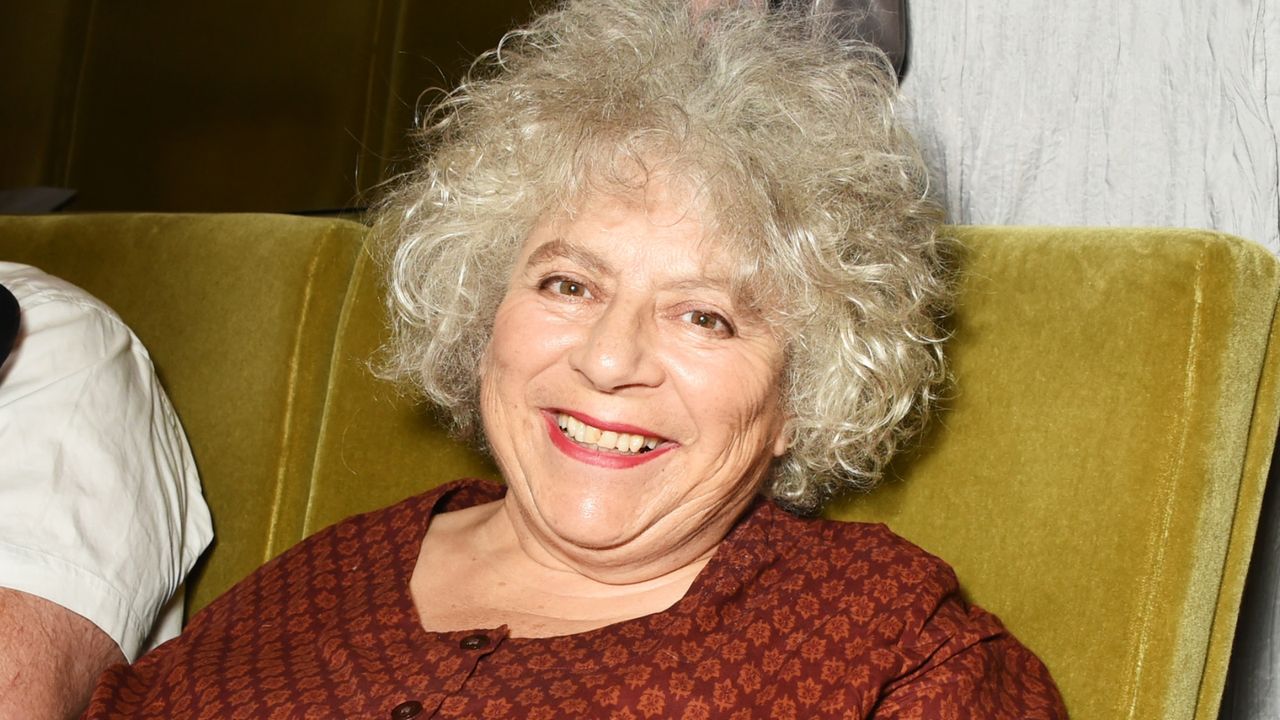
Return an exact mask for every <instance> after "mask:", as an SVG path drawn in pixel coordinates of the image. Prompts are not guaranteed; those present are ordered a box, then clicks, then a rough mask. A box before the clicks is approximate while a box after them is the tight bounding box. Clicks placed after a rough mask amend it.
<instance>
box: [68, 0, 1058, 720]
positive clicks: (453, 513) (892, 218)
mask: <svg viewBox="0 0 1280 720" xmlns="http://www.w3.org/2000/svg"><path fill="white" fill-rule="evenodd" d="M489 61H490V64H489V69H488V71H487V74H485V75H481V76H479V77H477V78H474V79H472V80H471V81H470V82H468V83H467V84H465V85H464V86H463V87H462V88H461V89H460V90H459V91H457V92H456V93H455V94H454V95H452V96H451V97H450V98H448V99H447V100H446V101H445V102H444V103H443V104H442V105H441V107H440V108H439V113H438V115H437V120H436V122H435V124H434V125H433V126H432V128H431V130H429V131H428V132H426V133H425V135H424V145H425V149H424V157H425V158H426V159H425V160H424V161H423V164H422V166H421V168H420V169H419V170H417V171H416V172H415V173H413V174H412V175H411V176H410V177H409V178H408V179H407V180H406V182H405V183H404V184H403V185H402V187H401V188H400V189H399V190H398V191H397V192H396V193H395V194H394V195H393V197H392V198H391V199H390V200H389V202H388V203H387V205H386V206H385V208H384V210H383V213H382V215H381V218H380V221H379V232H380V233H381V234H382V235H383V236H384V237H386V238H388V241H389V244H390V246H391V248H392V251H391V254H390V264H391V268H392V271H391V287H392V293H391V307H392V310H393V316H394V318H395V342H394V348H393V354H394V358H395V361H394V367H393V368H392V369H393V371H394V372H395V373H397V374H401V375H404V376H407V377H409V378H411V379H413V380H414V381H415V382H416V383H417V384H418V385H419V387H420V388H421V389H422V391H423V392H424V393H425V395H426V396H427V397H428V398H429V399H430V400H431V401H433V402H434V403H436V404H437V405H439V406H441V407H443V408H445V409H447V411H448V413H449V415H450V416H451V417H452V418H453V420H454V423H455V426H456V429H457V431H458V433H459V434H460V435H461V436H463V437H467V438H472V439H476V440H479V441H481V442H483V443H484V444H485V445H486V446H487V448H488V449H489V450H490V451H491V453H492V454H493V457H494V458H495V460H496V461H497V463H498V466H499V468H500V470H501V472H502V474H503V477H504V478H505V480H506V487H505V488H503V487H499V486H495V485H491V484H486V483H482V482H477V481H463V482H460V483H454V484H452V485H449V486H446V487H444V488H441V489H437V490H435V491H432V492H429V493H426V494H425V495H422V496H419V497H417V498H411V499H409V500H407V501H405V502H403V503H401V504H399V505H396V506H394V507H391V508H388V509H386V510H382V511H378V512H375V513H371V514H368V515H364V516H360V517H357V518H353V519H351V520H348V521H345V522H343V523H340V524H338V525H336V526H334V527H332V528H330V529H328V530H326V531H324V532H322V533H320V534H318V535H316V536H314V537H312V538H310V539H308V540H307V541H306V542H304V543H303V544H301V545H299V546H298V547H296V548H294V549H293V550H291V551H290V552H288V553H286V554H285V555H283V556H281V557H280V558H278V559H277V560H275V561H273V562H271V563H269V564H268V565H267V566H265V567H263V568H262V569H260V570H259V571H258V572H257V573H255V574H254V575H253V576H251V577H250V578H249V579H247V580H246V581H244V582H243V583H241V584H240V585H238V586H237V587H236V588H234V589H233V590H232V591H231V592H229V593H228V594H227V595H226V596H224V597H222V598H220V599H219V600H218V601H216V602H215V603H214V604H212V605H211V606H210V607H209V608H208V609H207V610H206V611H205V612H203V613H202V614H201V615H199V616H198V617H197V618H196V619H195V620H194V621H193V622H192V624H191V626H190V627H189V628H188V629H187V630H186V631H185V632H184V634H183V635H182V636H181V637H180V638H179V639H178V640H177V641H176V642H174V643H170V644H169V645H167V646H165V647H164V648H162V649H160V650H159V651H157V652H156V653H154V654H152V655H149V656H147V657H146V658H144V659H143V660H142V661H140V662H139V663H138V664H137V665H135V666H134V667H132V668H123V667H120V668H117V669H116V670H114V671H113V672H111V673H109V674H108V675H107V676H105V677H104V682H103V685H102V686H101V687H100V688H99V691H98V693H97V695H96V696H95V700H94V704H93V706H92V708H91V710H90V713H89V714H90V716H91V717H107V716H115V715H137V716H146V717H170V716H183V717H186V716H207V717H223V716H244V717H277V716H278V717H294V716H298V717H328V716H342V717H393V718H411V717H450V718H453V717H521V718H557V717H591V718H595V717H601V718H604V717H636V718H638V717H739V718H754V717H774V716H777V717H800V718H814V717H875V718H896V717H959V716H963V717H991V718H1000V717H1008V718H1013V717H1018V718H1023V717H1032V718H1056V717H1064V716H1065V712H1064V710H1063V709H1062V704H1061V700H1060V699H1059V697H1058V695H1057V692H1056V690H1055V689H1054V687H1053V684H1052V681H1051V680H1050V679H1049V676H1048V674H1047V672H1046V670H1045V669H1044V667H1043V665H1041V664H1040V662H1039V661H1038V660H1036V658H1035V657H1034V656H1033V655H1031V654H1030V653H1029V652H1028V651H1027V650H1026V649H1025V648H1023V647H1022V646H1021V645H1019V644H1018V643H1017V641H1015V640H1014V639H1013V638H1012V637H1011V636H1009V635H1008V634H1007V633H1006V632H1005V631H1004V629H1003V628H1002V627H1001V626H1000V624H999V622H998V621H997V620H996V619H995V618H993V617H992V616H990V615H988V614H986V613H984V612H983V611H981V610H979V609H977V608H973V607H970V606H967V605H966V604H965V603H964V602H963V601H962V600H960V599H959V597H958V591H957V587H956V582H955V578H954V576H953V574H952V573H951V571H950V569H949V568H947V566H946V565H945V564H943V563H942V562H941V561H939V560H937V559H936V558H933V557H932V556H929V555H928V554H926V553H924V552H923V551H921V550H919V549H918V548H915V547H913V546H911V545H910V544H909V543H907V542H905V541H903V540H901V539H899V538H897V537H895V536H893V535H892V534H891V533H889V532H888V531H887V530H885V529H884V528H883V527H881V526H866V525H858V524H840V523H830V522H823V521H818V520H807V519H803V518H801V517H799V515H809V514H813V513H814V512H815V511H816V510H818V509H819V508H820V507H821V504H822V502H823V500H824V499H825V498H826V497H827V496H828V495H829V494H831V493H832V492H834V491H836V490H838V489H840V488H841V487H846V486H866V485H868V484H870V483H871V481H872V480H873V479H874V478H875V476H876V473H877V471H878V469H879V467H880V465H881V464H882V463H883V462H884V460H885V459H886V458H887V457H888V456H889V455H890V454H891V453H892V451H893V450H894V448H895V447H896V446H897V445H898V444H899V442H900V441H901V440H902V439H903V438H904V437H905V436H906V435H907V434H909V432H910V431H911V429H912V428H913V427H914V426H915V425H917V424H918V421H919V419H920V418H921V417H922V414H923V412H922V411H923V409H924V408H925V407H927V404H928V401H929V399H930V396H931V393H932V388H933V387H935V386H936V384H937V383H938V382H939V381H940V380H941V378H942V376H943V368H942V362H941V355H940V352H939V348H938V342H937V339H936V338H937V332H936V330H935V327H934V324H933V318H934V317H935V316H936V314H937V312H938V311H939V310H940V309H942V308H943V306H944V305H945V300H946V289H945V284H944V283H943V282H942V281H941V279H940V274H939V272H940V263H939V255H940V247H939V244H938V241H937V240H936V239H935V237H934V228H935V224H936V217H935V214H934V212H933V211H932V209H931V208H930V207H929V205H928V204H927V203H926V202H925V201H924V200H923V199H922V195H923V186H924V171H923V169H922V168H921V166H920V162H919V160H918V158H917V156H916V153H915V150H914V146H913V145H912V143H911V141H910V139H909V138H908V137H907V136H906V135H905V134H904V132H903V131H902V130H901V129H900V127H899V126H898V125H897V123H896V122H895V120H894V118H893V114H892V108H891V101H892V94H893V81H892V79H891V78H892V75H891V69H890V68H889V67H888V65H887V64H886V62H885V61H884V59H883V57H882V56H880V55H879V54H877V53H875V52H874V51H871V50H867V49H865V48H853V49H849V48H842V47H840V45H839V44H838V43H837V42H836V41H835V40H834V39H832V36H831V35H829V34H827V33H826V32H825V31H824V30H823V29H822V28H821V27H820V26H819V25H818V24H817V23H814V22H808V21H802V20H799V19H794V18H787V17H782V16H778V15H774V16H766V15H764V14H763V13H759V12H755V11H751V10H714V11H709V12H708V13H706V14H704V15H701V16H699V17H691V13H690V11H689V9H688V6H687V4H685V3H683V2H675V1H674V0H580V1H578V2H571V3H570V4H568V5H566V6H565V7H564V8H562V9H561V10H559V11H557V12H554V13H552V14H549V15H547V16H545V17H543V18H542V19H540V20H538V21H537V22H535V24H534V25H533V26H532V27H531V28H529V29H528V30H526V31H522V32H520V33H517V34H515V35H513V36H512V37H510V38H509V39H508V41H507V42H506V43H505V44H504V45H503V47H502V48H501V49H500V50H499V51H498V52H496V53H494V54H493V55H492V56H491V57H490V58H489ZM762 493H763V494H764V495H767V496H769V497H771V498H772V499H771V500H766V499H764V498H763V497H762ZM784 507H785V508H787V509H788V510H790V511H792V512H791V513H788V512H787V511H786V510H783V509H782V508H784Z"/></svg>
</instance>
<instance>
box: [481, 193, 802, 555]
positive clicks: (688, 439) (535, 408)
mask: <svg viewBox="0 0 1280 720" xmlns="http://www.w3.org/2000/svg"><path fill="white" fill-rule="evenodd" d="M730 267H731V266H730V263H729V262H728V259H727V258H726V257H725V256H724V255H723V254H722V253H721V251H720V250H719V249H718V248H717V246H716V244H714V243H712V242H710V241H707V240H706V239H705V238H704V233H703V226H702V223H701V221H700V220H699V217H698V213H697V211H696V210H691V209H689V208H688V206H687V204H685V203H682V202H677V201H675V200H673V199H672V198H671V197H670V195H669V193H666V192H663V191H662V189H661V188H654V187H650V188H649V190H648V192H647V193H645V194H643V196H641V195H639V194H638V195H637V196H635V197H634V198H617V197H608V196H601V197H598V198H596V199H593V200H591V201H588V202H586V203H585V205H584V206H583V207H582V209H581V211H580V212H578V213H575V214H574V216H573V217H572V218H570V219H561V220H558V221H550V222H544V223H542V224H540V225H539V226H538V227H537V228H535V229H534V231H533V232H532V233H531V234H530V236H529V238H528V239H527V240H526V242H525V244H524V247H523V248H522V250H521V252H520V255H519V258H518V259H517V261H516V266H515V270H514V271H513V274H512V279H511V282H510V286H509V288H508V290H507V294H506V296H505V298H504V300H503V301H502V304H501V306H500V307H499V309H498V312H497V316H496V319H495V324H494V330H493V338H492V340H491V343H490V346H489V348H488V353H487V355H486V359H485V364H484V367H483V370H482V386H481V387H482V401H481V402H482V412H483V416H484V424H485V432H486V433H487V436H488V439H489V442H490V444H491V446H492V448H493V451H494V455H495V457H496V459H497V461H498V465H499V467H500V468H501V470H502V473H503V475H504V477H505V478H506V480H507V483H508V485H509V487H510V491H509V494H508V502H509V504H510V502H514V503H515V509H516V510H518V513H515V514H514V515H513V517H514V518H515V520H514V522H515V523H516V524H517V529H518V531H519V532H523V533H525V535H524V537H532V538H534V539H536V540H537V542H538V543H539V544H540V545H541V546H542V547H543V548H544V549H546V550H547V551H549V552H550V553H551V554H552V555H553V556H555V557H557V558H558V559H559V560H561V561H570V562H571V563H572V564H574V565H576V566H579V567H582V566H590V567H593V568H594V570H593V571H594V572H598V573H599V574H600V576H601V577H605V576H607V577H610V578H618V579H626V578H628V577H634V578H643V577H644V576H646V575H647V576H652V577H656V576H657V574H660V573H661V572H663V571H667V570H672V569H675V568H676V567H680V566H682V563H688V562H691V561H693V560H696V559H697V558H699V557H703V556H705V555H707V554H709V553H710V552H711V550H712V548H714V547H715V545H716V544H717V543H718V542H719V541H720V539H721V538H723V536H724V534H725V533H726V532H727V531H728V529H729V528H730V527H731V525H732V523H733V521H734V520H735V519H736V518H737V516H738V515H739V514H740V513H741V512H742V511H743V510H744V509H745V507H746V506H747V504H748V503H749V502H750V501H751V498H752V497H753V495H754V494H755V492H756V490H757V489H758V487H759V484H760V482H761V480H762V478H763V477H764V474H765V472H766V471H767V469H768V466H769V463H770V461H771V460H772V458H773V457H775V456H777V455H781V454H782V453H783V452H784V450H785V448H786V445H785V439H784V436H783V425H784V418H783V412H782V409H781V401H780V396H779V383H780V376H781V372H782V365H783V348H782V345H781V343H780V342H779V341H778V340H777V339H776V338H775V337H774V335H773V333H772V332H771V331H770V330H769V328H768V327H767V326H766V324H765V322H764V320H763V319H762V318H760V317H759V316H757V315H756V314H755V313H753V312H752V311H751V308H749V307H744V306H742V305H741V304H740V302H739V301H737V300H736V299H735V298H734V296H733V295H732V294H731V293H730V288H729V278H730ZM620 448H621V449H620ZM521 525H522V526H523V527H520V526H521ZM668 566H670V567H668Z"/></svg>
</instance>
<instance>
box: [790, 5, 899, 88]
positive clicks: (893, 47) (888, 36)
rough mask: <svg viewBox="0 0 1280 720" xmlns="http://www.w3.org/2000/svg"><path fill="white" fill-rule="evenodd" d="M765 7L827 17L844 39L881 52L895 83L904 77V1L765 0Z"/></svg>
mask: <svg viewBox="0 0 1280 720" xmlns="http://www.w3.org/2000/svg"><path fill="white" fill-rule="evenodd" d="M769 7H771V8H783V7H787V8H792V9H797V8H798V9H801V10H803V11H807V12H813V13H823V14H830V15H832V16H834V17H835V19H836V23H837V26H838V27H839V30H840V33H841V34H842V35H843V36H844V37H845V38H847V39H850V40H861V41H863V42H866V43H870V44H872V45H875V46H876V47H878V48H880V49H881V50H883V51H884V54H885V55H887V56H888V57H889V62H891V63H893V69H894V70H896V71H897V72H898V79H899V80H901V79H902V77H903V76H904V75H906V73H907V49H908V41H909V33H908V28H907V0H769Z"/></svg>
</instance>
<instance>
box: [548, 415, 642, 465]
mask: <svg viewBox="0 0 1280 720" xmlns="http://www.w3.org/2000/svg"><path fill="white" fill-rule="evenodd" d="M556 424H557V425H559V426H560V431H561V432H562V433H564V436H565V437H567V438H569V439H570V440H573V441H574V442H576V443H578V444H579V445H583V446H586V447H588V448H590V449H592V450H597V451H601V450H603V451H608V452H615V453H618V454H620V455H643V454H645V453H648V452H652V451H653V450H654V449H655V448H657V447H658V445H660V444H661V443H662V439H661V438H656V437H652V436H648V435H636V434H633V433H620V432H614V431H613V430H601V429H600V428H597V427H593V426H591V425H588V424H586V423H584V422H582V421H581V420H579V419H578V418H576V417H573V416H572V415H568V414H566V413H556Z"/></svg>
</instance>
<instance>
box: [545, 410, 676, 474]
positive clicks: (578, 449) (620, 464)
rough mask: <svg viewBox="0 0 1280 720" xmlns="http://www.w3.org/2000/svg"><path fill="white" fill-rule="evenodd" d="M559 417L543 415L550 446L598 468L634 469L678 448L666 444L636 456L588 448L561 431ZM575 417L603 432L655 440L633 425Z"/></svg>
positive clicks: (547, 413)
mask: <svg viewBox="0 0 1280 720" xmlns="http://www.w3.org/2000/svg"><path fill="white" fill-rule="evenodd" d="M556 414H557V413H556V412H552V411H546V410H544V411H543V412H542V419H543V420H544V421H545V422H546V423H547V432H548V433H549V434H550V435H551V444H552V445H555V446H556V448H557V449H558V450H560V452H562V453H564V454H565V455H568V456H569V457H571V458H573V459H574V460H578V461H579V462H584V463H586V464H588V465H595V466H597V467H604V468H610V469H613V470H625V469H627V468H633V467H636V466H637V465H642V464H644V463H647V462H649V461H650V460H653V459H654V458H656V457H658V456H659V455H665V454H666V452H667V451H668V450H670V449H672V448H674V447H675V444H674V443H664V444H661V445H659V446H658V447H656V448H654V449H653V450H650V451H649V452H645V453H633V454H628V453H619V452H608V451H605V450H593V449H592V448H589V447H587V446H585V445H580V444H579V443H577V442H574V441H573V439H571V438H570V437H569V436H568V435H565V434H564V431H563V430H561V429H560V424H559V423H558V422H557V421H556ZM574 417H576V418H579V419H580V420H582V422H585V423H587V424H588V425H591V426H593V427H597V428H600V429H601V430H612V431H614V432H625V433H631V434H632V435H646V436H647V437H655V436H654V435H653V434H652V433H646V432H645V431H644V430H642V429H640V428H636V427H632V426H630V425H619V424H616V423H600V424H599V425H597V424H596V422H597V421H595V420H593V419H591V418H589V417H587V416H586V415H579V414H577V413H575V414H574Z"/></svg>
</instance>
